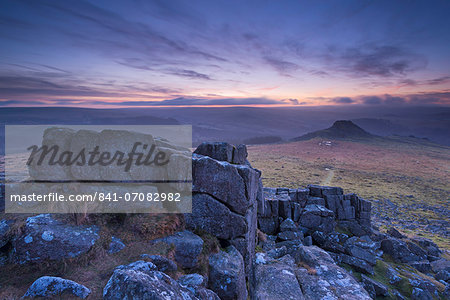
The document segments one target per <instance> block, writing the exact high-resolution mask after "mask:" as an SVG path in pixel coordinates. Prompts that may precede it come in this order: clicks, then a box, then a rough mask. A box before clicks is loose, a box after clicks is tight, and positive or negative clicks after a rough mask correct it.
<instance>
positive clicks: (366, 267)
mask: <svg viewBox="0 0 450 300" xmlns="http://www.w3.org/2000/svg"><path fill="white" fill-rule="evenodd" d="M339 256H340V261H341V262H343V263H345V264H347V265H349V266H351V267H353V268H354V269H355V270H356V271H358V272H361V273H364V274H370V275H373V272H374V271H373V267H372V265H370V264H369V263H367V262H366V261H365V260H362V259H359V258H356V257H353V256H350V255H346V254H340V255H339Z"/></svg>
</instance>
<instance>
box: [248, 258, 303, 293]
mask: <svg viewBox="0 0 450 300" xmlns="http://www.w3.org/2000/svg"><path fill="white" fill-rule="evenodd" d="M260 262H261V263H259V264H255V278H254V287H253V295H252V299H254V300H266V299H273V300H285V299H298V300H301V299H304V297H303V293H302V290H301V288H300V285H299V283H298V281H297V278H296V275H295V269H294V268H293V267H292V266H290V265H287V264H284V263H280V262H276V263H273V262H270V263H266V261H265V260H264V261H261V260H260Z"/></svg>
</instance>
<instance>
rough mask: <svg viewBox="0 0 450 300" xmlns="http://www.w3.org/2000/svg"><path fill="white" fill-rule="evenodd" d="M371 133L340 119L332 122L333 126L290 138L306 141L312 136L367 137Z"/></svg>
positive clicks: (371, 136)
mask: <svg viewBox="0 0 450 300" xmlns="http://www.w3.org/2000/svg"><path fill="white" fill-rule="evenodd" d="M373 137H375V135H372V134H370V133H368V132H367V131H365V130H364V129H362V128H361V127H359V126H358V125H356V124H355V123H353V122H352V121H348V120H340V121H336V122H334V124H333V126H331V127H330V128H327V129H323V130H318V131H314V132H310V133H307V134H305V135H302V136H299V137H297V138H294V139H292V140H293V141H306V140H310V139H313V138H324V139H332V140H333V139H368V138H373Z"/></svg>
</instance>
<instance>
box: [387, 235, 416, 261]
mask: <svg viewBox="0 0 450 300" xmlns="http://www.w3.org/2000/svg"><path fill="white" fill-rule="evenodd" d="M381 250H383V252H384V253H385V254H389V255H390V256H391V257H392V258H393V259H394V260H395V261H397V262H402V263H407V262H412V261H418V260H420V257H418V256H417V255H415V254H414V253H412V252H411V251H410V250H409V248H408V246H407V244H406V243H405V242H404V241H402V240H399V239H395V238H387V239H384V240H382V241H381Z"/></svg>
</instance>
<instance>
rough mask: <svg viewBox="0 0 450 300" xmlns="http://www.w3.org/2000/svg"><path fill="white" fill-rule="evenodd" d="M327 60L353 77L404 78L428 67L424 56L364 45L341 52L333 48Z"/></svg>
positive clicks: (391, 47) (397, 49) (403, 50)
mask: <svg viewBox="0 0 450 300" xmlns="http://www.w3.org/2000/svg"><path fill="white" fill-rule="evenodd" d="M325 59H326V60H328V61H329V62H330V63H332V65H334V66H335V67H336V68H337V71H344V72H346V73H348V74H350V75H351V76H355V77H360V76H378V77H390V76H398V75H401V76H404V75H407V74H408V73H410V72H413V71H416V70H419V69H423V68H424V67H425V66H426V65H427V60H426V59H425V57H424V56H422V55H419V54H416V53H413V52H412V51H410V50H408V49H406V48H402V47H398V46H389V45H382V46H376V45H370V46H368V45H364V46H361V47H353V48H347V49H344V50H340V49H338V48H337V47H331V48H330V49H329V52H328V54H326V55H325Z"/></svg>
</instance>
